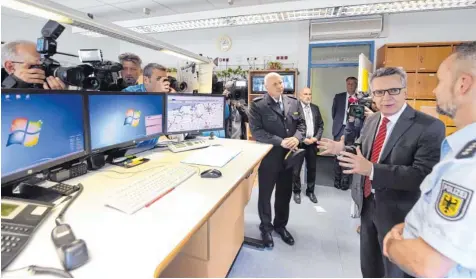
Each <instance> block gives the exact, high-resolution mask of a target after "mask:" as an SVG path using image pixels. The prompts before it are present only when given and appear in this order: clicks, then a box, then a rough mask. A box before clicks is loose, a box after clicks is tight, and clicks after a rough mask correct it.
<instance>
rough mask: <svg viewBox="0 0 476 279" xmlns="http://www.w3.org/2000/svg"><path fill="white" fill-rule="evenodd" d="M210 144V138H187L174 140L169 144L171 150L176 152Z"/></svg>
mask: <svg viewBox="0 0 476 279" xmlns="http://www.w3.org/2000/svg"><path fill="white" fill-rule="evenodd" d="M209 146H210V142H209V141H208V140H187V141H181V142H172V143H169V144H168V145H167V147H168V148H169V149H170V151H172V152H175V153H177V152H183V151H188V150H192V149H199V148H205V147H209Z"/></svg>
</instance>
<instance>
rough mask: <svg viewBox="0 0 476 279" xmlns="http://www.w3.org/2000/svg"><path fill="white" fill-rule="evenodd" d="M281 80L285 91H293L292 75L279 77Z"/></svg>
mask: <svg viewBox="0 0 476 279" xmlns="http://www.w3.org/2000/svg"><path fill="white" fill-rule="evenodd" d="M281 76H282V78H283V85H284V90H285V91H293V90H294V75H281Z"/></svg>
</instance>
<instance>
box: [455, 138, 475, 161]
mask: <svg viewBox="0 0 476 279" xmlns="http://www.w3.org/2000/svg"><path fill="white" fill-rule="evenodd" d="M474 154H476V139H474V140H472V141H470V142H468V143H467V144H466V145H465V146H464V147H463V149H461V151H460V152H459V153H458V154H457V155H456V157H455V158H456V159H468V158H471V157H474Z"/></svg>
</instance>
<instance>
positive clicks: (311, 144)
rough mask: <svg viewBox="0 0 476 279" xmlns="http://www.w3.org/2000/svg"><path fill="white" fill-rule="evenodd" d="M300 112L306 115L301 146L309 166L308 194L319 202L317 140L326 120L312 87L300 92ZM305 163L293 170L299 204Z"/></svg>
mask: <svg viewBox="0 0 476 279" xmlns="http://www.w3.org/2000/svg"><path fill="white" fill-rule="evenodd" d="M299 100H300V104H299V114H300V115H302V116H303V117H304V120H305V121H306V135H305V139H304V140H303V142H302V143H301V144H300V145H299V148H301V149H304V150H305V151H304V152H305V157H304V159H305V160H306V168H307V188H306V196H308V197H309V199H310V200H311V201H312V202H313V203H317V198H316V195H315V193H314V186H315V183H316V156H317V146H316V142H317V141H318V140H320V139H321V137H322V132H323V130H324V121H322V117H321V112H320V111H319V107H318V106H316V105H314V104H312V103H311V100H312V92H311V89H310V88H307V87H306V88H304V89H302V90H301V91H300V92H299ZM302 165H303V164H298V165H296V167H295V168H294V170H293V192H294V201H295V202H296V203H297V204H300V203H301V178H300V174H301V168H302Z"/></svg>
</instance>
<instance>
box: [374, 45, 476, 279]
mask: <svg viewBox="0 0 476 279" xmlns="http://www.w3.org/2000/svg"><path fill="white" fill-rule="evenodd" d="M437 76H438V80H439V83H438V86H437V87H436V89H435V90H434V93H435V94H436V99H437V105H438V107H437V110H438V112H439V113H441V114H444V115H447V116H449V117H451V118H452V119H453V121H454V123H455V125H456V127H457V128H458V131H457V132H455V133H454V134H452V135H450V136H448V137H447V138H446V139H445V140H444V141H443V143H442V146H441V160H440V163H438V164H437V165H436V166H435V167H434V168H433V171H432V172H431V173H430V174H429V175H428V176H427V177H426V178H425V180H424V181H423V182H422V184H421V187H420V189H421V192H422V194H421V197H420V199H419V200H418V202H417V203H416V204H415V206H414V207H413V208H412V210H411V211H410V212H409V213H408V215H407V216H406V218H405V222H404V223H401V224H398V225H396V226H395V227H394V228H393V229H392V230H391V231H390V232H389V233H388V234H387V235H386V237H385V239H384V242H383V249H384V255H385V256H386V257H388V258H389V259H390V261H392V262H393V263H395V264H397V265H398V266H399V267H400V268H401V269H402V270H404V271H405V272H406V273H408V274H412V275H414V276H418V277H476V42H472V43H465V44H462V45H460V46H458V47H457V49H456V51H455V53H453V54H452V55H451V56H449V57H448V58H447V59H446V60H445V61H443V63H442V64H441V65H440V68H439V70H438V74H437Z"/></svg>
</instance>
